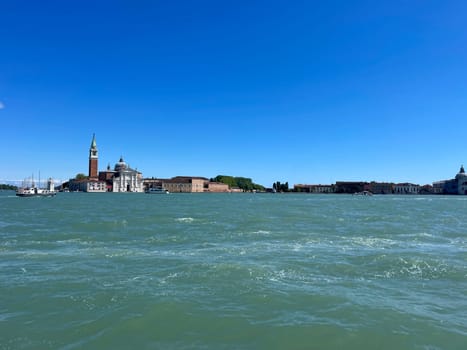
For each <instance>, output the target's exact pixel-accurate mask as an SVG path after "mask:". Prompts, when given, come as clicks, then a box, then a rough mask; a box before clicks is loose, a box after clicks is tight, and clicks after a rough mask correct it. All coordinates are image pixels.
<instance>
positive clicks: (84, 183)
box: [68, 134, 107, 192]
mask: <svg viewBox="0 0 467 350" xmlns="http://www.w3.org/2000/svg"><path fill="white" fill-rule="evenodd" d="M98 160H99V154H98V150H97V144H96V135H95V134H93V135H92V141H91V147H89V168H88V177H87V178H82V179H70V181H69V183H68V187H69V190H70V191H72V192H75V191H80V192H106V191H107V188H106V184H105V182H104V181H100V180H99V176H98V173H97V169H98Z"/></svg>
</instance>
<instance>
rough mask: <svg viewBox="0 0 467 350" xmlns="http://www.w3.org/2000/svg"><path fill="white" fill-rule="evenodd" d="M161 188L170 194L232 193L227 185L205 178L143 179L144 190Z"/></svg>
mask: <svg viewBox="0 0 467 350" xmlns="http://www.w3.org/2000/svg"><path fill="white" fill-rule="evenodd" d="M154 187H162V188H164V189H166V190H167V191H169V192H172V193H199V192H216V193H219V192H234V189H231V188H230V187H229V185H227V184H225V183H222V182H212V181H209V179H207V178H205V177H196V176H194V177H191V176H176V177H173V178H171V179H155V178H150V179H149V178H148V179H144V188H145V189H148V188H154Z"/></svg>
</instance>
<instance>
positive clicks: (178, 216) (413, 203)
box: [0, 191, 467, 350]
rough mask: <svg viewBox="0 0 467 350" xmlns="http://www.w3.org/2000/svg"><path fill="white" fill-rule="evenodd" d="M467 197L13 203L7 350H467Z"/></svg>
mask: <svg viewBox="0 0 467 350" xmlns="http://www.w3.org/2000/svg"><path fill="white" fill-rule="evenodd" d="M466 344H467V197H462V196H450V197H445V196H424V197H422V196H373V197H363V196H350V195H309V194H170V195H145V194H111V193H109V194H83V193H59V194H58V195H57V196H56V197H55V198H17V197H15V196H14V193H13V192H6V191H5V192H0V349H127V348H134V349H359V350H362V349H426V350H433V349H466V348H467V345H466Z"/></svg>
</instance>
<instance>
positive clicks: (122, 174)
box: [69, 135, 143, 192]
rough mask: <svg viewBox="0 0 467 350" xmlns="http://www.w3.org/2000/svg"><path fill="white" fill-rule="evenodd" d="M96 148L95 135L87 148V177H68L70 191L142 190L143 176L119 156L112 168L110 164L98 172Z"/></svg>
mask: <svg viewBox="0 0 467 350" xmlns="http://www.w3.org/2000/svg"><path fill="white" fill-rule="evenodd" d="M98 160H99V155H98V150H97V144H96V136H95V135H93V136H92V141H91V147H90V148H89V173H88V177H87V178H83V179H70V181H69V189H70V191H82V192H143V176H142V174H141V173H140V172H138V171H137V170H134V169H131V168H130V167H129V166H128V165H127V164H126V163H125V162H124V160H123V158H120V160H119V162H118V163H117V164H116V165H115V168H114V170H110V165H109V166H108V167H107V170H106V171H101V172H98V169H99V168H98V165H99V164H98Z"/></svg>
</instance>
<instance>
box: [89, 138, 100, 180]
mask: <svg viewBox="0 0 467 350" xmlns="http://www.w3.org/2000/svg"><path fill="white" fill-rule="evenodd" d="M97 158H98V157H97V145H96V135H95V134H92V142H91V148H89V177H90V178H97V177H98V173H97V171H98V170H97Z"/></svg>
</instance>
